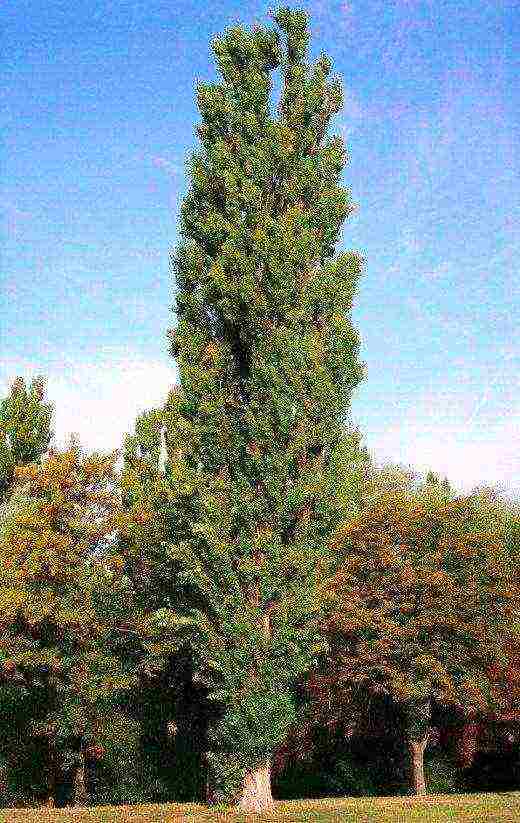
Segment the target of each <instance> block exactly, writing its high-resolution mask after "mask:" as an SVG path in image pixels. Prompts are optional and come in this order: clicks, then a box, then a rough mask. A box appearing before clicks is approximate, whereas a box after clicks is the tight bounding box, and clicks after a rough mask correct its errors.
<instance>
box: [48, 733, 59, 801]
mask: <svg viewBox="0 0 520 823" xmlns="http://www.w3.org/2000/svg"><path fill="white" fill-rule="evenodd" d="M47 744H48V750H47V751H48V761H47V768H48V780H47V799H46V801H45V805H46V806H47V807H48V808H51V809H52V808H53V807H54V806H55V805H56V783H57V781H56V747H55V741H54V736H53V735H52V734H49V737H48V741H47Z"/></svg>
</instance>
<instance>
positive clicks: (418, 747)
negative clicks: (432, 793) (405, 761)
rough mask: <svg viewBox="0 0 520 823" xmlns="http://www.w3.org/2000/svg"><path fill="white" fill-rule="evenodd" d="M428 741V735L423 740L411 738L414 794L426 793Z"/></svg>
mask: <svg viewBox="0 0 520 823" xmlns="http://www.w3.org/2000/svg"><path fill="white" fill-rule="evenodd" d="M427 742H428V735H426V737H425V738H423V739H422V740H410V741H409V743H408V745H409V747H410V765H411V767H412V785H413V790H414V794H417V795H422V794H426V781H425V779H424V750H425V749H426V744H427Z"/></svg>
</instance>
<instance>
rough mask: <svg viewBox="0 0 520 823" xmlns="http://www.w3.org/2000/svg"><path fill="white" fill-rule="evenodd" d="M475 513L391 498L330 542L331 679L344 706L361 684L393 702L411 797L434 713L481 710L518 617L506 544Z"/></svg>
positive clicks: (455, 505)
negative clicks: (479, 527)
mask: <svg viewBox="0 0 520 823" xmlns="http://www.w3.org/2000/svg"><path fill="white" fill-rule="evenodd" d="M472 517H473V513H472V511H471V508H470V506H469V504H468V501H465V500H457V501H453V502H451V503H448V504H444V505H439V504H435V505H431V504H428V502H418V501H415V502H413V501H410V500H409V499H407V498H403V497H401V496H399V495H396V494H389V495H387V496H386V497H385V498H383V499H381V500H380V501H379V502H378V504H376V505H375V506H374V507H373V508H372V509H370V510H367V511H366V512H364V513H363V514H362V516H361V517H360V518H358V519H357V520H356V521H354V522H352V523H351V524H350V525H347V526H345V527H344V529H343V530H341V531H340V532H339V537H338V539H339V544H340V545H341V548H342V550H343V551H344V553H345V560H344V565H343V568H342V571H341V572H340V573H339V574H338V575H337V578H336V583H335V590H336V592H337V597H338V600H337V607H336V614H335V617H334V618H333V620H332V621H331V624H330V632H331V633H330V641H331V651H330V657H329V658H328V660H329V663H330V669H329V675H328V676H329V682H331V681H332V682H333V683H334V684H335V686H334V688H336V689H339V690H340V692H342V699H343V700H344V701H348V700H349V699H351V700H352V701H354V704H355V701H356V700H357V699H358V698H357V693H358V691H361V692H365V691H366V692H368V693H371V694H378V695H388V696H389V697H390V698H391V699H392V701H393V702H394V704H395V705H396V706H398V707H399V709H400V712H401V717H402V720H403V723H404V726H405V729H406V734H407V738H408V742H409V748H410V754H411V766H412V776H413V785H414V790H415V791H416V792H417V793H424V791H425V784H424V773H423V755H424V749H425V747H426V744H427V741H428V733H429V729H430V725H431V714H432V708H435V707H443V706H444V707H452V708H453V709H455V710H456V711H457V712H459V713H460V714H461V715H462V716H466V717H468V716H470V717H472V718H474V717H478V716H482V717H485V716H486V715H487V713H488V712H489V710H490V708H491V706H492V704H493V688H492V678H491V672H492V671H493V667H496V666H497V665H502V664H504V663H505V662H506V659H507V658H506V654H505V643H504V641H505V639H506V629H507V626H508V625H509V623H510V621H511V617H512V616H514V615H518V602H519V601H518V587H517V581H516V579H515V570H514V567H513V565H512V564H511V561H510V557H509V556H508V552H507V548H506V546H505V543H504V540H503V539H500V538H499V537H498V536H497V535H496V534H493V533H491V534H489V533H488V534H486V533H485V532H481V531H476V530H475V528H474V523H473V520H472Z"/></svg>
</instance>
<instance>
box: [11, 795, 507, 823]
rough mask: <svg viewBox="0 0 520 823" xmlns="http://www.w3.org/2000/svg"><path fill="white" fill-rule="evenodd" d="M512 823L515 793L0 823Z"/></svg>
mask: <svg viewBox="0 0 520 823" xmlns="http://www.w3.org/2000/svg"><path fill="white" fill-rule="evenodd" d="M451 820H457V821H461V823H514V821H518V820H520V792H509V793H504V794H467V795H457V796H454V795H431V796H430V797H427V798H421V799H417V798H412V797H367V798H330V799H324V800H293V801H278V802H277V803H276V804H275V806H274V808H273V810H272V811H271V812H269V814H265V815H239V814H236V813H235V812H233V811H232V810H228V811H215V810H213V809H210V808H209V807H208V806H202V805H194V804H183V805H179V804H165V805H160V806H159V805H146V806H98V807H95V808H90V809H56V810H52V809H41V808H40V809H3V810H0V823H197V821H200V822H201V823H264V822H265V823H271V822H272V823H276V822H279V823H307V821H309V822H310V823H373V822H374V823H375V821H377V823H423V822H424V821H428V823H446V821H451Z"/></svg>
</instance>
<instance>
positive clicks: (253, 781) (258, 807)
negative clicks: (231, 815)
mask: <svg viewBox="0 0 520 823" xmlns="http://www.w3.org/2000/svg"><path fill="white" fill-rule="evenodd" d="M272 805H273V795H272V794H271V765H270V764H269V763H267V764H265V765H263V766H259V767H258V768H257V769H255V770H254V771H248V772H246V775H245V777H244V786H243V790H242V797H241V799H240V802H239V804H238V808H239V810H240V811H242V812H248V813H251V812H252V813H255V812H256V813H257V812H263V811H265V810H266V809H269V808H270V807H271V806H272Z"/></svg>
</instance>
